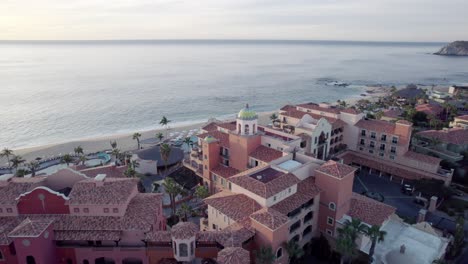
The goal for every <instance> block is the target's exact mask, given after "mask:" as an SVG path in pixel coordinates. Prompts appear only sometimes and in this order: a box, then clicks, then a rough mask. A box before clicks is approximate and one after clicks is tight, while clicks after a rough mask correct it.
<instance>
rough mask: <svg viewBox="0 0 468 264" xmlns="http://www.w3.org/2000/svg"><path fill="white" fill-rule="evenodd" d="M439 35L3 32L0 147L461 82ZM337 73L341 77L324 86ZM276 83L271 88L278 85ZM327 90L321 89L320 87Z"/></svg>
mask: <svg viewBox="0 0 468 264" xmlns="http://www.w3.org/2000/svg"><path fill="white" fill-rule="evenodd" d="M441 44H442V43H436V42H424V43H415V42H358V41H336V40H330V41H327V40H126V41H119V40H97V41H96V40H92V41H78V42H77V41H67V40H62V41H53V42H47V41H19V42H18V41H4V40H3V41H0V58H1V59H0V69H1V71H0V100H1V101H2V102H4V103H3V104H1V105H0V113H1V114H2V122H1V125H2V130H1V131H0V147H1V148H3V147H9V148H27V147H31V146H38V145H48V144H54V143H57V142H65V141H72V140H76V139H82V138H94V137H100V136H106V135H114V134H121V133H130V132H131V131H134V132H136V131H140V130H152V129H157V128H159V125H158V123H159V120H160V118H161V117H162V116H163V115H165V116H167V117H168V118H169V119H171V120H173V122H174V124H177V123H179V124H180V123H187V122H192V123H193V122H195V121H196V122H197V123H198V122H200V121H206V120H208V118H210V117H214V118H223V117H225V116H229V115H232V113H236V112H237V111H239V109H241V108H242V107H243V106H244V105H245V103H249V104H250V105H251V106H252V107H253V108H254V109H255V110H256V111H259V112H264V111H273V110H275V109H278V108H279V107H281V106H282V105H285V104H289V103H291V104H296V103H302V102H322V101H327V102H335V101H336V100H338V99H346V98H350V97H356V96H359V94H361V93H362V92H363V90H365V87H366V86H367V85H370V86H373V85H384V86H391V85H396V86H400V85H406V84H409V83H415V84H421V85H450V84H458V83H465V82H468V71H467V70H466V69H468V60H466V59H465V58H455V57H445V56H436V55H432V53H433V52H436V51H437V50H438V49H439V48H440V47H441ZM334 81H337V82H344V83H348V84H350V85H349V86H347V87H339V86H330V85H327V83H329V82H334ZM273 91H274V92H273ZM324 91H326V92H324Z"/></svg>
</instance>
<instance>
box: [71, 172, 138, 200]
mask: <svg viewBox="0 0 468 264" xmlns="http://www.w3.org/2000/svg"><path fill="white" fill-rule="evenodd" d="M97 183H101V184H102V185H101V186H99V185H96V184H97ZM137 183H138V179H131V178H105V179H104V180H103V182H99V181H98V180H95V179H89V180H83V181H80V182H77V183H75V185H73V188H72V190H71V192H70V195H69V198H70V200H69V201H68V203H69V204H71V205H77V204H99V205H105V204H122V203H125V202H127V201H128V200H129V199H130V197H131V195H132V193H133V192H134V190H136V188H137Z"/></svg>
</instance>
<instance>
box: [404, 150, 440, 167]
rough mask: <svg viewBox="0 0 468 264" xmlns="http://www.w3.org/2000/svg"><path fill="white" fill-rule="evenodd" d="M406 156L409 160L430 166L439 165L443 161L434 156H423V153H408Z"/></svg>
mask: <svg viewBox="0 0 468 264" xmlns="http://www.w3.org/2000/svg"><path fill="white" fill-rule="evenodd" d="M404 156H405V158H408V159H412V160H416V161H421V162H424V163H429V164H439V163H440V161H441V160H442V159H439V158H436V157H432V156H429V155H424V154H421V153H416V152H413V151H407V152H406V153H405V155H404Z"/></svg>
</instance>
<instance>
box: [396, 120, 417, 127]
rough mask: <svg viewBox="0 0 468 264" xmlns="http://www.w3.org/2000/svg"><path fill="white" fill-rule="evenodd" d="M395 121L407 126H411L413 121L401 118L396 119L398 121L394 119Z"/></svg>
mask: <svg viewBox="0 0 468 264" xmlns="http://www.w3.org/2000/svg"><path fill="white" fill-rule="evenodd" d="M395 123H396V124H403V125H408V126H412V125H413V123H411V122H410V121H407V120H403V119H401V120H398V121H396V122H395Z"/></svg>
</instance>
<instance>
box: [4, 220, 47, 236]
mask: <svg viewBox="0 0 468 264" xmlns="http://www.w3.org/2000/svg"><path fill="white" fill-rule="evenodd" d="M52 222H53V219H35V220H31V219H29V218H26V219H24V220H23V222H21V224H19V225H18V226H17V227H15V229H13V231H11V232H10V233H9V234H8V236H9V237H38V236H40V235H41V234H42V233H43V232H44V231H45V230H47V228H48V227H49V226H50V224H52Z"/></svg>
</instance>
